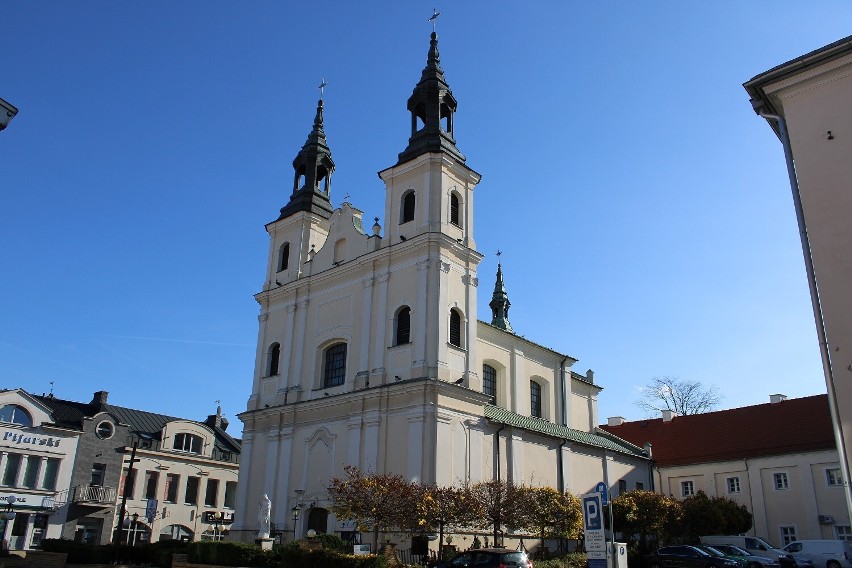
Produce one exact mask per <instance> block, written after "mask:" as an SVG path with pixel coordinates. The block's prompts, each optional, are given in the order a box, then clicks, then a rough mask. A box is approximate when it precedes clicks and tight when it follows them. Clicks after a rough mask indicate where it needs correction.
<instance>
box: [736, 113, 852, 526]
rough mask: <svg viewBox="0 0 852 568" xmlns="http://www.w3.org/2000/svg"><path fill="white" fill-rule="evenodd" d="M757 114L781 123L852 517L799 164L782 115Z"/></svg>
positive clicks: (832, 416) (832, 415) (844, 445)
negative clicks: (798, 168)
mask: <svg viewBox="0 0 852 568" xmlns="http://www.w3.org/2000/svg"><path fill="white" fill-rule="evenodd" d="M752 106H753V107H754V111H755V112H756V113H757V114H758V115H760V116H762V117H763V118H765V119H766V120H773V121H775V123H776V124H778V136H779V138H780V139H781V146H783V148H784V159H785V160H786V162H787V176H788V177H789V178H790V189H791V190H792V192H793V205H794V207H795V210H796V221H798V223H799V237H800V239H801V241H802V255H803V256H804V260H805V271H806V273H807V276H808V288H809V289H810V292H811V307H812V308H813V311H814V320H815V321H816V328H817V339H818V340H819V354H820V358H821V359H822V370H823V375H824V376H825V385H826V388H827V389H828V408H829V410H830V411H831V424H832V428H833V429H834V440H835V443H836V444H837V454H838V457H839V458H840V459H839V460H838V461H839V462H840V469H841V472H842V474H843V494H844V496H845V497H846V512H847V514H848V515H850V517H852V492H850V478H849V462H848V459H847V455H846V443H845V440H844V438H843V429H842V428H841V427H840V413H839V411H838V403H837V393H836V392H835V390H834V372H833V371H832V368H831V353H830V351H829V347H828V340H827V338H826V335H825V321H824V320H823V317H822V306H821V305H820V301H819V289H818V288H817V282H816V273H815V271H814V263H813V257H812V256H811V245H810V241H809V240H808V228H807V225H806V224H805V213H804V209H803V208H802V196H801V193H800V191H799V180H798V178H797V177H796V165H795V163H794V161H793V149H792V147H791V146H790V137H789V135H788V133H787V121H786V120H784V117H783V116H780V115H777V114H769V113H767V112H765V111H764V110H763V108H762V107H763V103H762V102H761V101H756V100H754V99H752Z"/></svg>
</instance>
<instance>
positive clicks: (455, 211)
mask: <svg viewBox="0 0 852 568" xmlns="http://www.w3.org/2000/svg"><path fill="white" fill-rule="evenodd" d="M450 223H452V224H453V225H455V226H457V227H461V215H460V211H459V194H458V193H456V192H453V193H451V194H450Z"/></svg>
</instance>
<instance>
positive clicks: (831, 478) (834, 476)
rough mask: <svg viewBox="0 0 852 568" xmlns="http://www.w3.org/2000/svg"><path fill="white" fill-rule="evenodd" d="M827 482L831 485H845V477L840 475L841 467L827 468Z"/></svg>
mask: <svg viewBox="0 0 852 568" xmlns="http://www.w3.org/2000/svg"><path fill="white" fill-rule="evenodd" d="M825 482H826V483H827V484H828V485H829V486H830V487H840V486H842V485H843V478H842V477H841V476H840V468H839V467H835V468H832V469H827V470H825Z"/></svg>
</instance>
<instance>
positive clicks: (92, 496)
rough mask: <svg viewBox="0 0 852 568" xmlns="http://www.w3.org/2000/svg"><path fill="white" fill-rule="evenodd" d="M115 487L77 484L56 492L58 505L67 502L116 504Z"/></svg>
mask: <svg viewBox="0 0 852 568" xmlns="http://www.w3.org/2000/svg"><path fill="white" fill-rule="evenodd" d="M116 494H117V492H116V489H115V487H104V486H103V485H77V486H76V487H73V488H71V489H65V490H63V491H60V492H58V493H57V494H56V498H55V504H56V505H57V506H59V505H64V504H66V503H92V504H96V505H114V504H115V498H116Z"/></svg>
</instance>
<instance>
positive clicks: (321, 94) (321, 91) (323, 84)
mask: <svg viewBox="0 0 852 568" xmlns="http://www.w3.org/2000/svg"><path fill="white" fill-rule="evenodd" d="M326 87H328V83H326V82H325V78H323V80H322V82H321V83H320V84H319V90H320V100H323V95H324V94H325V88H326Z"/></svg>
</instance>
